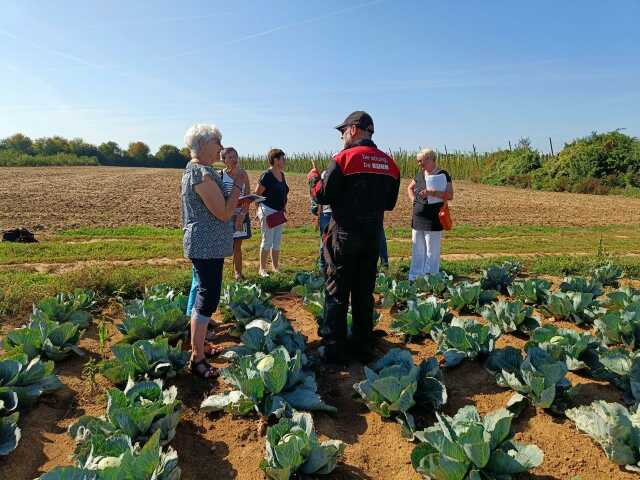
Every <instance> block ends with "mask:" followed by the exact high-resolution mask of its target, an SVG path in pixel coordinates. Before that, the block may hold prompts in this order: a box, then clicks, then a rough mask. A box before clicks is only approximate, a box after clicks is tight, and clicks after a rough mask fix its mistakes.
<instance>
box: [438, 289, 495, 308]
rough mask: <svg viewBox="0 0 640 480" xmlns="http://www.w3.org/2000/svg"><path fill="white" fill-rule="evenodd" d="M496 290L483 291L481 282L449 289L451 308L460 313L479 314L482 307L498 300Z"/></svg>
mask: <svg viewBox="0 0 640 480" xmlns="http://www.w3.org/2000/svg"><path fill="white" fill-rule="evenodd" d="M497 296H498V295H497V292H496V291H494V290H483V289H482V286H481V285H480V282H476V283H470V282H460V283H459V284H457V285H455V286H453V287H449V306H450V307H451V308H453V309H456V310H458V311H459V312H466V311H468V312H477V311H479V309H480V306H481V305H483V304H485V303H489V302H491V301H493V300H495V299H496V298H497Z"/></svg>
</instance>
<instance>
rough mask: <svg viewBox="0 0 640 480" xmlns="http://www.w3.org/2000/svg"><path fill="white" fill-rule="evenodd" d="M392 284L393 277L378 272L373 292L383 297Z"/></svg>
mask: <svg viewBox="0 0 640 480" xmlns="http://www.w3.org/2000/svg"><path fill="white" fill-rule="evenodd" d="M392 283H393V277H391V276H390V275H389V274H387V273H386V272H378V275H377V276H376V285H375V288H374V292H375V293H379V294H382V295H384V293H385V292H386V291H387V290H389V289H390V288H391V284H392Z"/></svg>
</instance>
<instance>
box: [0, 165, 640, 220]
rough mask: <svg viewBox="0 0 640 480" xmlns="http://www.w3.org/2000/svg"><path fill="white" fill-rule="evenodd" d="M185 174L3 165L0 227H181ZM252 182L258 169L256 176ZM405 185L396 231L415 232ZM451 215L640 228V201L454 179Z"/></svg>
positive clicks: (300, 190)
mask: <svg viewBox="0 0 640 480" xmlns="http://www.w3.org/2000/svg"><path fill="white" fill-rule="evenodd" d="M181 175H182V172H181V171H180V170H173V169H150V168H118V167H44V168H37V167H34V168H29V167H24V168H17V167H11V168H6V167H5V168H0V176H1V177H2V182H1V183H0V228H3V229H4V228H9V227H17V226H25V227H27V228H37V229H44V230H50V231H56V230H60V229H69V228H76V227H82V226H101V227H117V226H123V225H151V226H158V227H178V226H179V225H180V204H179V190H180V177H181ZM250 177H251V179H252V182H254V181H255V180H256V179H257V177H258V172H250ZM287 181H288V183H289V185H290V187H291V193H290V194H289V206H288V209H287V210H288V212H287V213H288V217H289V225H291V226H294V227H295V226H300V225H305V224H309V223H310V222H311V219H312V217H311V214H310V213H309V196H308V188H307V185H306V179H305V177H304V176H303V175H296V174H290V175H288V176H287ZM407 183H408V182H407V180H403V183H402V187H401V191H400V199H399V202H398V205H397V206H396V208H395V210H394V211H393V212H390V213H388V214H387V217H386V223H387V225H390V226H396V227H409V226H410V209H411V206H410V204H409V200H408V199H407V196H406V193H405V192H406V186H407ZM454 187H455V191H456V194H455V199H454V201H453V202H451V208H452V214H453V216H454V219H455V221H456V222H457V223H458V224H471V225H478V226H488V225H545V226H584V225H588V226H593V225H611V224H638V223H640V199H632V198H625V197H619V196H594V195H580V194H570V193H553V192H538V191H532V190H522V189H516V188H509V187H492V186H488V185H479V184H475V183H471V182H464V181H458V182H456V181H455V179H454Z"/></svg>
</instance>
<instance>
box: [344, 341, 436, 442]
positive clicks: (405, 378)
mask: <svg viewBox="0 0 640 480" xmlns="http://www.w3.org/2000/svg"><path fill="white" fill-rule="evenodd" d="M364 374H365V379H364V380H362V381H361V382H358V383H356V384H355V385H354V386H353V388H354V389H355V390H356V392H358V394H359V395H360V397H361V398H362V400H363V401H364V403H365V404H366V405H367V407H368V408H369V409H370V410H371V411H373V412H376V413H378V414H379V415H381V416H382V417H384V418H390V417H396V418H397V419H398V421H399V422H400V423H401V424H402V425H403V429H404V432H403V433H404V434H405V435H406V436H411V435H412V433H413V432H414V431H415V421H414V418H413V415H411V413H409V410H411V409H412V408H413V407H414V406H416V405H417V406H420V407H422V408H425V409H427V410H431V411H435V410H437V409H439V408H440V407H441V406H442V405H444V404H445V403H446V402H447V389H446V387H445V385H444V382H443V380H442V373H441V371H440V367H439V365H438V361H437V360H436V359H435V358H433V357H431V358H429V359H426V360H423V361H422V362H421V363H420V364H419V365H414V363H413V357H412V355H411V352H409V351H408V350H405V349H401V348H393V349H391V350H389V352H388V353H387V354H386V355H385V356H384V357H382V358H381V359H379V360H378V361H377V362H375V363H374V364H373V365H371V368H369V367H364ZM398 415H401V417H398Z"/></svg>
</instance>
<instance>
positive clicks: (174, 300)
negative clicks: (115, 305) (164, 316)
mask: <svg viewBox="0 0 640 480" xmlns="http://www.w3.org/2000/svg"><path fill="white" fill-rule="evenodd" d="M145 299H150V300H166V301H168V302H169V303H171V304H172V305H174V306H175V307H177V308H179V309H180V310H182V311H183V312H184V311H185V310H186V309H187V303H188V301H189V298H188V297H187V296H186V295H185V294H184V293H182V292H180V291H178V290H176V289H174V288H173V287H172V286H171V285H167V284H164V283H160V284H158V285H154V286H152V287H150V288H146V289H145V292H144V298H143V299H136V300H134V301H133V302H131V303H130V304H129V306H130V307H131V306H133V305H134V304H135V303H137V302H141V300H145ZM141 303H142V302H141Z"/></svg>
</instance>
